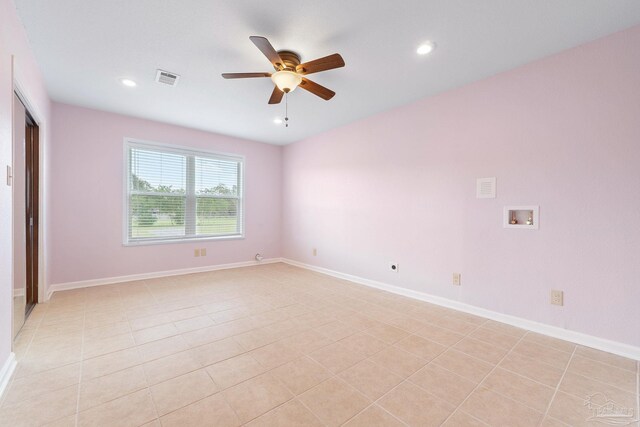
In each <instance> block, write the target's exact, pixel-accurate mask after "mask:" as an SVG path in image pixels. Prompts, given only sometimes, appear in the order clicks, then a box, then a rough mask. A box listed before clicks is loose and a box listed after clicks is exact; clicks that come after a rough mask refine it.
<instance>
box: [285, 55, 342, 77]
mask: <svg viewBox="0 0 640 427" xmlns="http://www.w3.org/2000/svg"><path fill="white" fill-rule="evenodd" d="M340 67H344V59H342V56H340V54H339V53H334V54H333V55H329V56H325V57H324V58H320V59H314V60H313V61H309V62H305V63H304V64H300V65H298V66H297V67H296V72H297V73H298V74H312V73H318V72H320V71H327V70H333V69H334V68H340Z"/></svg>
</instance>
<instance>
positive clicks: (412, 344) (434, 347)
mask: <svg viewBox="0 0 640 427" xmlns="http://www.w3.org/2000/svg"><path fill="white" fill-rule="evenodd" d="M394 345H395V346H396V347H398V348H401V349H402V350H404V351H407V352H409V353H412V354H415V355H416V356H418V357H420V358H422V359H424V360H432V359H434V358H436V357H437V356H438V355H439V354H441V353H442V352H444V351H445V350H446V349H447V347H445V346H443V345H441V344H438V343H436V342H434V341H430V340H428V339H425V338H422V337H420V336H418V335H409V336H408V337H406V338H403V339H401V340H400V341H398V342H396V343H395V344H394Z"/></svg>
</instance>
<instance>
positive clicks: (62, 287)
mask: <svg viewBox="0 0 640 427" xmlns="http://www.w3.org/2000/svg"><path fill="white" fill-rule="evenodd" d="M276 262H282V259H281V258H268V259H263V260H262V261H260V262H258V261H243V262H233V263H229V264H218V265H207V266H204V267H193V268H181V269H178V270H165V271H154V272H151V273H140V274H130V275H127V276H116V277H105V278H102V279H90V280H80V281H78V282H67V283H56V284H53V285H50V286H49V289H48V291H47V300H48V299H49V298H51V295H53V293H54V292H58V291H68V290H70V289H80V288H89V287H92V286H101V285H110V284H113V283H122V282H132V281H134V280H146V279H156V278H158V277H167V276H180V275H183V274H192V273H204V272H207V271H216V270H228V269H230V268H240V267H252V266H256V265H261V264H273V263H276Z"/></svg>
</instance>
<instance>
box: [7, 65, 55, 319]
mask: <svg viewBox="0 0 640 427" xmlns="http://www.w3.org/2000/svg"><path fill="white" fill-rule="evenodd" d="M14 72H15V62H14ZM13 91H14V92H15V94H16V95H17V96H18V98H19V99H20V101H21V102H22V104H23V105H24V106H25V108H26V109H27V111H28V112H29V114H30V115H31V118H32V120H33V121H34V122H35V124H36V125H37V126H38V129H39V130H38V133H39V137H38V159H39V162H38V230H37V235H38V266H37V269H38V295H37V296H36V303H42V302H46V301H47V300H48V299H49V298H48V295H47V283H46V281H45V278H46V271H45V269H46V263H45V244H46V241H45V239H44V236H45V227H44V224H45V221H46V209H47V206H46V187H45V182H46V180H45V173H46V168H45V162H46V160H45V159H46V151H45V149H44V144H43V141H44V140H45V137H44V136H45V135H46V125H47V124H46V123H45V122H44V120H43V117H44V115H43V114H42V111H41V110H40V109H39V108H37V107H36V106H35V104H34V103H33V102H31V101H30V99H31V97H30V96H29V91H28V89H27V88H26V86H25V85H23V84H22V83H21V82H20V79H18V78H17V77H16V76H15V73H14V78H13ZM12 114H13V112H12ZM13 203H15V200H14V201H13ZM12 310H13V299H12Z"/></svg>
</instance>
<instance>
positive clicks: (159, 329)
mask: <svg viewBox="0 0 640 427" xmlns="http://www.w3.org/2000/svg"><path fill="white" fill-rule="evenodd" d="M178 333H179V332H178V329H177V328H176V327H175V326H174V325H173V323H167V324H164V325H159V326H154V327H152V328H147V329H140V330H139V331H134V332H133V339H134V340H135V341H136V344H138V345H140V344H146V343H148V342H151V341H157V340H161V339H163V338H168V337H171V336H174V335H178Z"/></svg>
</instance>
